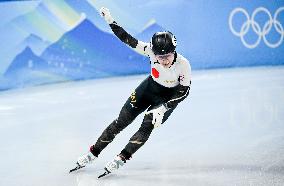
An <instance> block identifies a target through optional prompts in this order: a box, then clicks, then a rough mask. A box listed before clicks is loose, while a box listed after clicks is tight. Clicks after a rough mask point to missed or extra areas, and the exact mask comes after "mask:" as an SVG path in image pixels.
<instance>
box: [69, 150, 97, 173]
mask: <svg viewBox="0 0 284 186" xmlns="http://www.w3.org/2000/svg"><path fill="white" fill-rule="evenodd" d="M96 158H97V157H96V156H94V155H93V154H92V153H91V152H88V153H87V154H84V155H82V156H80V157H79V158H78V160H77V162H76V164H77V166H76V167H75V168H74V169H71V170H70V171H69V173H70V172H73V171H76V170H78V169H81V168H83V167H85V166H86V165H87V164H91V163H93V162H94V160H95V159H96Z"/></svg>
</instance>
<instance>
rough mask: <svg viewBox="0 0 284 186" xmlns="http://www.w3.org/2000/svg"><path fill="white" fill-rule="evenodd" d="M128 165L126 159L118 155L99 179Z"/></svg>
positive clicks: (107, 165)
mask: <svg viewBox="0 0 284 186" xmlns="http://www.w3.org/2000/svg"><path fill="white" fill-rule="evenodd" d="M125 163H126V159H125V158H124V157H123V156H122V155H117V156H116V157H115V158H114V159H113V160H112V161H110V162H108V163H107V164H106V166H105V168H104V169H105V172H104V173H103V174H102V175H100V176H99V177H98V178H101V177H103V176H106V175H108V174H110V173H111V172H113V171H115V170H117V169H119V167H121V166H123V165H124V164H125Z"/></svg>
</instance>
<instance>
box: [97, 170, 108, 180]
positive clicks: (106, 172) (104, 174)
mask: <svg viewBox="0 0 284 186" xmlns="http://www.w3.org/2000/svg"><path fill="white" fill-rule="evenodd" d="M108 174H110V172H109V171H108V170H107V169H106V168H105V172H104V173H103V174H101V175H99V177H98V179H99V178H102V177H104V176H106V175H108Z"/></svg>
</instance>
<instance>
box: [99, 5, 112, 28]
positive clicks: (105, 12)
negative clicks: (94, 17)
mask: <svg viewBox="0 0 284 186" xmlns="http://www.w3.org/2000/svg"><path fill="white" fill-rule="evenodd" d="M100 14H101V16H102V17H103V18H104V19H105V21H106V22H107V23H108V24H111V23H113V22H114V19H113V18H112V17H111V15H110V11H109V9H108V8H105V7H102V8H101V9H100Z"/></svg>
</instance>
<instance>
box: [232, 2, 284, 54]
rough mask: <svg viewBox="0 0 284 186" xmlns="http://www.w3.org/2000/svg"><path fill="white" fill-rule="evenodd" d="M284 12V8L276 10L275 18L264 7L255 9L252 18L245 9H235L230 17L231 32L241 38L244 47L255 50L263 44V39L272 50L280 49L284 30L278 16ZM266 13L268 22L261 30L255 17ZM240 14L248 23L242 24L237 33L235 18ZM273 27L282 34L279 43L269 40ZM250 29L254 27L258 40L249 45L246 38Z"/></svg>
mask: <svg viewBox="0 0 284 186" xmlns="http://www.w3.org/2000/svg"><path fill="white" fill-rule="evenodd" d="M283 10H284V7H280V8H278V9H277V10H276V12H275V14H274V16H273V18H272V15H271V14H270V12H269V11H268V10H267V9H266V8H264V7H258V8H257V9H255V10H254V11H253V13H252V16H251V17H250V16H249V14H248V12H247V11H246V10H245V9H243V8H235V9H234V10H233V11H232V12H231V13H230V17H229V26H230V30H231V31H232V33H233V34H234V35H236V36H238V37H240V38H241V41H242V43H243V45H244V46H245V47H247V48H250V49H253V48H255V47H257V46H258V45H259V43H260V42H261V39H263V41H264V43H265V44H266V45H267V46H268V47H270V48H277V47H279V46H280V45H281V44H282V42H283V39H284V29H283V26H282V24H281V23H280V22H279V21H278V19H277V17H278V15H279V14H280V13H281V12H282V11H283ZM261 12H263V13H265V14H266V15H268V18H269V19H268V20H267V21H266V22H265V23H264V25H263V27H262V28H261V26H260V25H259V23H258V22H256V21H255V16H256V15H257V14H259V13H261ZM238 13H242V14H243V15H244V16H245V17H246V21H245V22H244V23H243V24H242V26H241V29H240V31H236V29H235V28H234V27H233V17H234V16H235V15H236V14H238ZM272 26H273V27H274V28H275V30H276V32H277V33H279V34H280V38H279V40H278V41H277V42H274V43H272V42H270V41H268V40H267V35H268V34H269V32H270V31H271V29H272ZM250 27H252V30H253V31H254V33H256V35H257V36H258V37H257V40H256V41H255V42H254V43H248V42H247V41H246V40H245V38H244V36H245V35H246V34H247V33H248V31H249V29H250Z"/></svg>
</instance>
